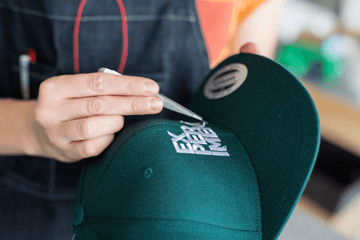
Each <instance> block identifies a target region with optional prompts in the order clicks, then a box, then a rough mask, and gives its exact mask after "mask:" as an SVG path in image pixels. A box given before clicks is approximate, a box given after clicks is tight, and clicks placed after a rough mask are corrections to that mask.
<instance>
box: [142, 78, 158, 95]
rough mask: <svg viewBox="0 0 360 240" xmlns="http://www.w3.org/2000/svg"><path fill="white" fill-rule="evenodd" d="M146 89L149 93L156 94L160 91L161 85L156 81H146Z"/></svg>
mask: <svg viewBox="0 0 360 240" xmlns="http://www.w3.org/2000/svg"><path fill="white" fill-rule="evenodd" d="M145 91H146V93H148V94H156V93H158V91H159V85H158V84H157V83H156V82H150V81H149V82H146V83H145Z"/></svg>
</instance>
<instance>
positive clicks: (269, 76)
mask: <svg viewBox="0 0 360 240" xmlns="http://www.w3.org/2000/svg"><path fill="white" fill-rule="evenodd" d="M231 63H242V64H244V65H245V66H246V67H247V69H248V75H247V78H246V80H245V82H244V83H243V84H242V85H241V86H240V88H238V89H237V90H236V91H235V92H233V93H232V94H230V95H228V96H226V97H223V98H220V99H216V100H209V99H207V98H205V96H204V94H203V88H204V85H205V83H206V81H205V82H204V83H203V85H202V87H201V88H200V89H199V90H198V92H197V93H196V95H195V97H194V99H193V100H192V103H191V107H190V109H191V110H192V111H194V112H196V113H197V114H199V115H201V116H202V117H203V118H204V120H205V121H207V122H210V123H215V124H219V125H222V126H224V127H226V128H228V129H230V130H231V131H233V132H234V133H235V134H236V136H237V137H238V139H239V140H240V141H241V143H242V144H243V145H244V147H245V149H246V151H247V152H248V154H249V156H250V158H251V160H252V163H253V166H254V168H255V172H256V175H257V177H258V182H259V187H260V195H261V202H262V203H261V204H262V207H261V208H262V227H263V239H275V238H276V237H277V236H278V235H279V234H280V232H281V230H282V228H283V227H284V225H285V224H286V222H287V220H288V218H289V216H290V214H291V213H292V211H293V209H294V207H295V205H296V203H297V202H298V200H299V198H300V196H301V194H302V192H303V191H304V188H305V186H306V183H307V181H308V179H309V177H310V174H311V172H312V169H313V167H314V163H315V159H316V156H317V152H318V149H319V143H320V124H319V118H318V115H317V111H316V108H315V105H314V103H313V101H312V99H311V97H310V95H309V93H308V92H307V90H306V89H305V88H304V86H303V85H302V84H301V83H300V82H299V80H298V79H296V77H294V76H293V75H292V74H291V73H290V72H289V71H287V70H286V69H285V68H284V67H282V66H281V65H279V64H277V63H276V62H274V61H272V60H270V59H267V58H264V57H261V56H258V55H253V54H239V55H236V56H233V57H230V58H228V59H227V60H225V61H224V62H222V63H221V64H219V65H218V66H217V67H216V68H215V69H213V70H212V71H211V72H210V74H209V75H208V77H207V79H209V77H210V76H212V75H213V74H214V73H215V72H216V71H217V70H219V69H220V68H222V67H224V66H226V65H228V64H231Z"/></svg>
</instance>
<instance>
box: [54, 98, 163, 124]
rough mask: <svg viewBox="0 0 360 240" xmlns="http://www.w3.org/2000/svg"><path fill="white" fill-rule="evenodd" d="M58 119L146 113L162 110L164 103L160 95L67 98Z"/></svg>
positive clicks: (62, 104)
mask: <svg viewBox="0 0 360 240" xmlns="http://www.w3.org/2000/svg"><path fill="white" fill-rule="evenodd" d="M59 107H60V109H59V111H58V113H57V114H58V115H59V116H57V119H58V120H59V121H67V120H71V119H77V118H84V117H91V116H96V115H145V114H155V113H159V112H161V110H162V108H163V103H162V101H161V99H160V98H159V97H156V96H155V97H121V96H98V97H91V98H78V99H66V100H63V101H62V103H61V104H60V106H59Z"/></svg>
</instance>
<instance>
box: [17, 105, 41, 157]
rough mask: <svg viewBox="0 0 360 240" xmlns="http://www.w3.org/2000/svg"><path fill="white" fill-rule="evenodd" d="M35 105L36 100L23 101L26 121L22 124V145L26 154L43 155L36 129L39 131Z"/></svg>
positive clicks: (23, 112) (22, 110)
mask: <svg viewBox="0 0 360 240" xmlns="http://www.w3.org/2000/svg"><path fill="white" fill-rule="evenodd" d="M35 107H36V101H35V100H31V101H26V102H23V103H22V106H21V108H22V109H21V112H22V114H23V117H22V119H23V120H24V122H23V123H22V124H20V125H22V126H23V129H22V130H21V131H22V133H20V134H21V145H22V151H23V153H24V154H25V155H29V156H41V155H42V154H41V149H42V148H41V146H40V144H39V141H38V137H37V136H38V134H37V133H36V131H39V127H38V126H37V123H36V120H35Z"/></svg>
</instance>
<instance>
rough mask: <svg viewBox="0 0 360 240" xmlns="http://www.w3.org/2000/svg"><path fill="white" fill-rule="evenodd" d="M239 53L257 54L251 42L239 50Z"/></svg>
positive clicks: (254, 45)
mask: <svg viewBox="0 0 360 240" xmlns="http://www.w3.org/2000/svg"><path fill="white" fill-rule="evenodd" d="M240 53H252V54H258V50H257V46H256V44H255V43H252V42H249V43H246V44H244V45H243V46H242V47H241V48H240Z"/></svg>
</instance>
